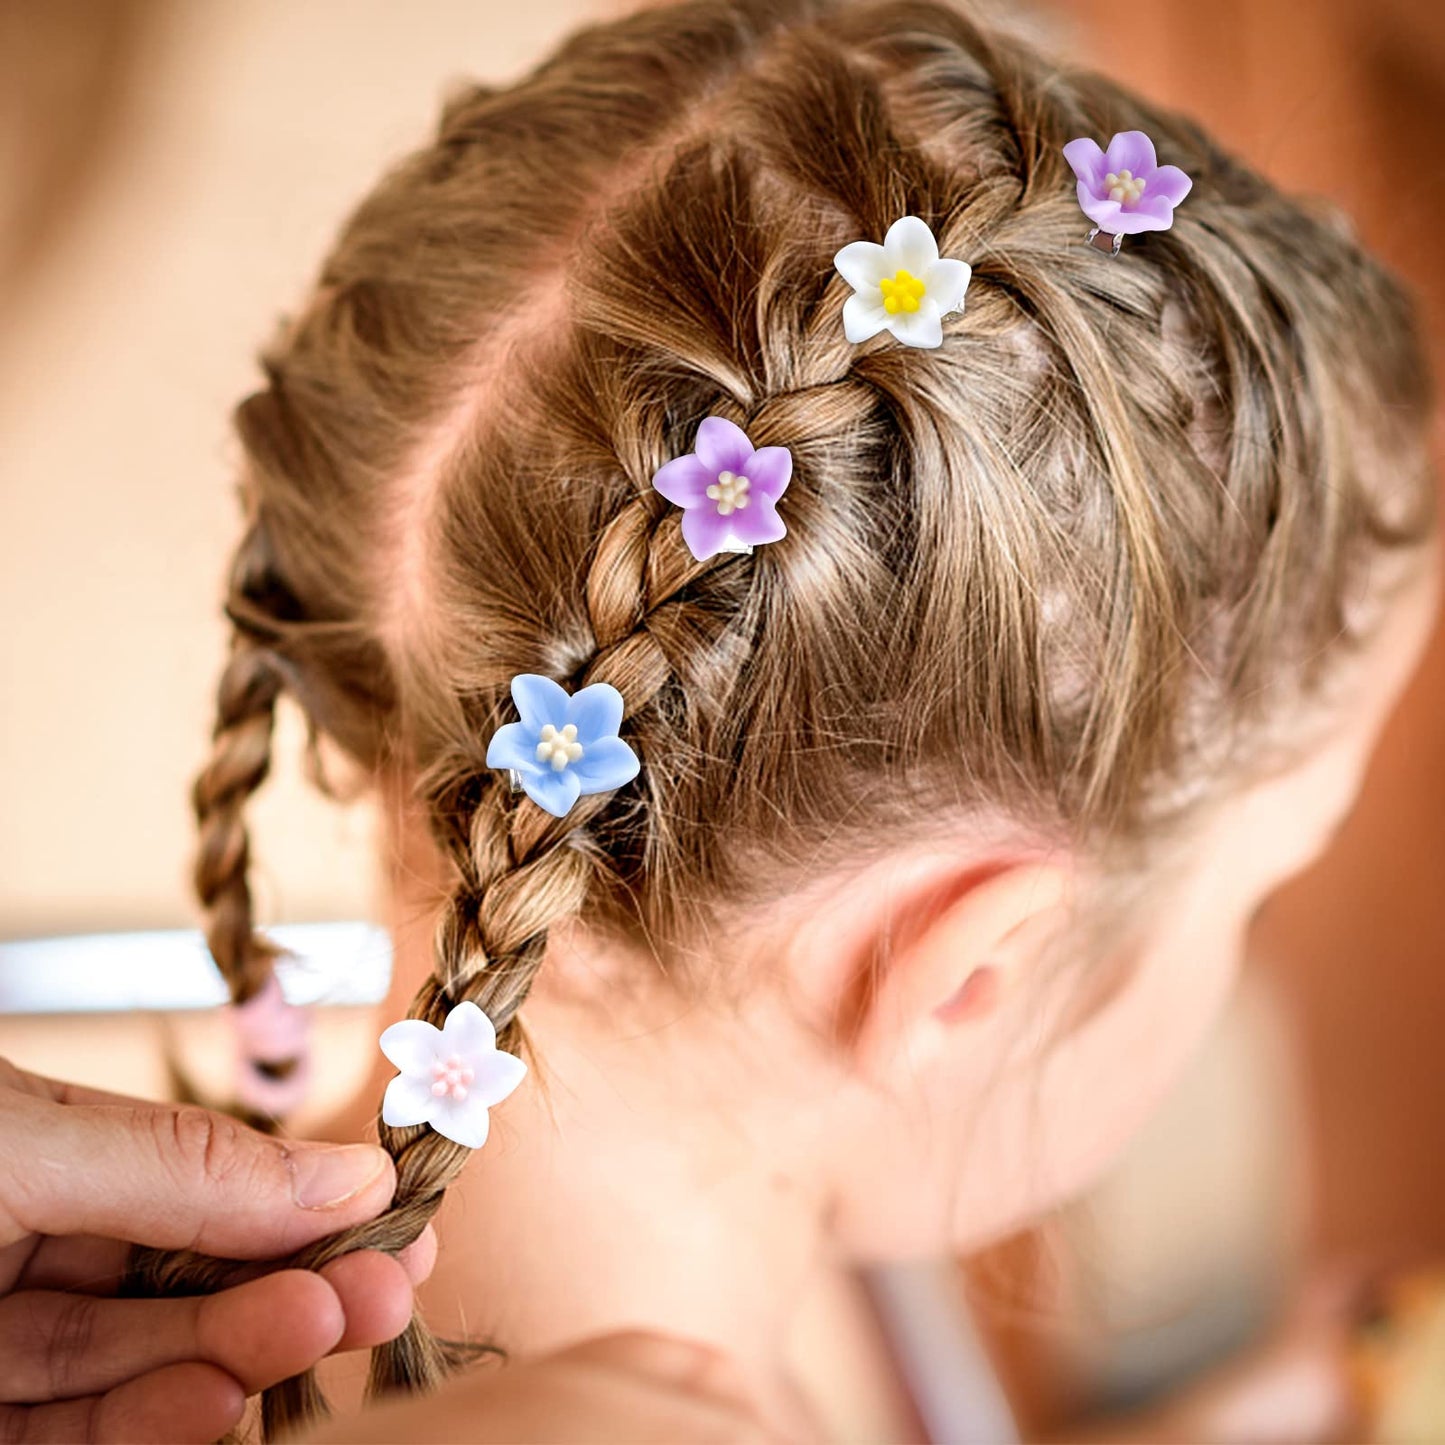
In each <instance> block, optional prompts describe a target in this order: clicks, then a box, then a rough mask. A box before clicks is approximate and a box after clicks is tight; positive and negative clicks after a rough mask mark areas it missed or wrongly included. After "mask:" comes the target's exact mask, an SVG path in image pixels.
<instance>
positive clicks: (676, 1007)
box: [349, 549, 1437, 1438]
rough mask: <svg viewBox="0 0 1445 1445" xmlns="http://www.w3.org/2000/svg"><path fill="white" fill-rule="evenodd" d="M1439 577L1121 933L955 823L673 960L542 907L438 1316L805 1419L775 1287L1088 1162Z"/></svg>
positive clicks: (1222, 976) (1205, 1024)
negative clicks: (667, 1371) (639, 1337)
mask: <svg viewBox="0 0 1445 1445" xmlns="http://www.w3.org/2000/svg"><path fill="white" fill-rule="evenodd" d="M1436 599H1437V567H1436V558H1435V553H1434V550H1433V549H1431V551H1430V553H1429V556H1428V558H1423V559H1421V560H1419V561H1418V563H1417V564H1416V565H1415V566H1414V567H1413V568H1412V574H1411V576H1410V577H1409V579H1407V581H1406V582H1405V583H1403V584H1402V586H1401V588H1400V589H1399V590H1398V591H1397V593H1396V595H1395V597H1394V599H1393V600H1392V602H1391V603H1390V606H1389V615H1388V616H1387V617H1386V618H1385V619H1384V621H1383V622H1382V624H1381V625H1380V627H1379V628H1378V629H1377V631H1376V633H1375V635H1374V638H1373V640H1372V641H1371V643H1370V644H1369V645H1367V647H1366V648H1365V649H1364V650H1363V651H1362V652H1361V653H1360V654H1358V655H1356V656H1355V657H1352V658H1349V659H1344V660H1342V661H1341V662H1340V663H1339V667H1340V668H1341V669H1342V672H1341V678H1342V680H1343V681H1344V682H1345V683H1347V684H1348V685H1347V686H1343V687H1342V688H1341V690H1340V696H1341V699H1342V701H1341V702H1340V703H1339V704H1338V705H1337V707H1336V711H1335V715H1334V717H1333V719H1332V725H1331V727H1330V728H1328V729H1326V730H1324V731H1323V732H1322V733H1321V734H1320V735H1319V737H1318V739H1317V741H1316V742H1315V744H1314V745H1313V746H1310V747H1308V748H1307V750H1306V752H1305V754H1304V755H1303V756H1302V757H1301V758H1300V760H1299V761H1297V762H1296V763H1295V764H1294V765H1293V766H1291V767H1289V768H1288V770H1287V771H1284V772H1282V773H1280V774H1278V775H1276V776H1273V777H1271V778H1269V779H1268V780H1266V781H1263V782H1260V783H1257V784H1254V785H1252V786H1249V787H1242V788H1241V789H1240V790H1239V791H1238V792H1237V793H1236V794H1234V795H1233V796H1231V797H1230V798H1229V799H1228V800H1227V802H1226V803H1225V804H1224V805H1223V806H1218V807H1216V808H1214V809H1213V810H1212V811H1211V812H1209V813H1208V814H1205V815H1202V816H1201V817H1200V818H1199V820H1198V823H1197V826H1196V828H1195V829H1194V831H1193V833H1192V836H1191V837H1190V838H1189V839H1188V840H1187V841H1188V845H1189V846H1188V847H1187V849H1185V850H1184V862H1183V863H1182V864H1176V865H1175V866H1174V867H1172V868H1171V869H1169V870H1167V871H1161V872H1160V873H1159V875H1158V876H1157V877H1156V878H1153V879H1151V886H1150V887H1149V888H1148V889H1147V890H1145V894H1144V899H1143V901H1142V902H1141V903H1139V904H1138V906H1136V907H1135V909H1134V910H1133V913H1132V915H1131V923H1132V927H1131V928H1130V930H1129V932H1128V935H1127V937H1128V940H1129V941H1128V944H1127V946H1126V947H1121V948H1120V949H1119V950H1118V952H1117V954H1116V955H1115V956H1110V957H1097V956H1090V957H1084V956H1080V955H1079V950H1078V949H1077V947H1076V946H1075V945H1073V944H1072V943H1071V940H1072V939H1073V938H1075V937H1077V920H1078V918H1079V913H1078V904H1079V902H1080V901H1081V900H1085V901H1086V900H1088V899H1089V898H1090V897H1091V895H1092V890H1094V889H1095V888H1097V887H1099V886H1100V885H1101V883H1102V882H1104V881H1105V880H1101V879H1100V878H1099V877H1098V876H1096V875H1094V874H1091V873H1090V871H1089V869H1088V866H1087V865H1086V864H1085V862H1084V861H1083V860H1080V859H1076V858H1073V857H1070V856H1068V855H1066V854H1062V853H1039V852H1037V851H1030V850H1027V849H1020V848H1018V847H1017V846H1010V845H1009V844H1008V843H1007V842H1006V841H1004V840H1002V839H990V838H989V837H988V836H986V835H985V834H984V833H982V832H981V831H979V830H975V831H974V832H973V833H972V834H971V835H970V836H968V837H962V838H954V839H940V840H939V841H938V842H937V843H936V844H935V845H933V846H931V847H929V848H926V849H918V850H912V851H899V852H897V853H895V854H892V855H890V856H888V857H886V858H883V859H879V860H876V861H874V862H872V863H870V864H869V865H868V866H866V867H863V868H860V869H858V870H856V871H855V872H853V873H851V874H850V875H848V876H847V877H838V878H829V879H824V880H820V881H818V882H817V883H816V884H815V885H814V886H812V887H810V888H809V889H808V890H807V891H806V893H803V894H799V895H797V896H796V897H795V898H794V899H792V900H790V902H789V904H788V905H787V906H785V907H784V908H781V909H775V910H773V911H772V912H771V914H770V916H768V917H766V918H763V917H757V918H751V919H743V920H742V921H740V922H739V923H738V924H737V926H736V927H730V928H729V929H728V930H727V932H726V935H725V936H724V937H720V938H718V939H714V940H700V941H699V945H698V959H697V960H696V962H695V963H693V964H692V965H691V966H690V967H689V970H688V972H689V976H688V978H686V979H681V978H672V977H664V976H662V975H661V974H660V973H659V971H658V970H657V969H656V968H655V966H650V965H649V963H648V962H647V961H646V960H644V959H640V958H637V957H633V956H630V955H629V954H628V953H627V952H626V951H625V950H622V949H620V948H618V947H617V946H616V945H613V944H610V943H607V942H603V941H600V940H598V939H596V938H594V937H591V936H589V935H588V933H587V932H586V931H585V930H584V929H583V928H581V927H580V926H579V925H575V924H574V925H572V926H567V927H562V928H558V929H556V930H554V931H553V934H552V936H551V938H550V940H549V951H548V959H547V962H546V965H545V966H544V968H543V970H542V972H541V974H540V976H539V980H538V983H537V985H536V987H535V989H534V991H533V993H532V996H531V998H530V999H529V1001H528V1004H527V1008H526V1021H527V1027H528V1033H529V1036H530V1038H531V1040H532V1043H533V1046H534V1049H535V1054H536V1063H537V1068H536V1070H535V1072H534V1075H533V1076H532V1077H531V1078H529V1080H528V1081H527V1084H526V1086H524V1087H523V1088H522V1089H520V1090H518V1091H517V1093H516V1094H514V1095H513V1096H512V1097H511V1098H510V1099H509V1100H508V1101H506V1103H504V1104H503V1105H502V1106H500V1107H499V1108H498V1109H497V1110H496V1111H495V1112H494V1115H493V1127H492V1135H491V1138H490V1140H489V1141H488V1144H487V1146H486V1149H485V1150H484V1151H481V1152H479V1154H478V1155H477V1157H476V1158H475V1159H474V1160H473V1161H472V1163H471V1164H470V1166H469V1168H468V1170H467V1172H466V1173H465V1174H464V1175H463V1177H462V1179H461V1181H460V1182H459V1183H458V1184H456V1185H454V1186H453V1187H452V1188H451V1190H450V1191H449V1193H448V1197H447V1200H446V1203H445V1205H444V1207H443V1210H442V1213H441V1215H440V1217H439V1230H440V1235H441V1240H442V1248H443V1251H444V1253H443V1259H444V1266H445V1267H444V1269H443V1270H442V1272H441V1274H440V1275H439V1276H438V1277H437V1278H435V1279H434V1280H433V1281H431V1283H430V1285H429V1286H428V1287H427V1288H426V1289H425V1290H424V1291H423V1293H422V1300H423V1305H424V1308H425V1309H426V1311H427V1314H428V1318H429V1320H430V1322H431V1323H432V1324H433V1326H434V1327H435V1328H438V1329H440V1330H441V1331H442V1332H444V1333H446V1332H449V1331H465V1332H467V1333H469V1334H471V1335H473V1336H481V1337H484V1338H487V1339H490V1340H492V1341H494V1342H496V1343H498V1344H501V1345H502V1346H504V1347H505V1348H507V1349H509V1350H511V1351H514V1352H517V1353H519V1354H523V1355H526V1354H532V1353H537V1352H542V1351H546V1350H550V1349H554V1348H557V1347H558V1346H561V1345H563V1344H565V1343H567V1342H569V1341H575V1340H577V1339H578V1338H580V1337H582V1336H585V1335H590V1334H592V1333H594V1332H601V1331H606V1330H613V1329H618V1328H622V1327H630V1326H642V1327H648V1328H652V1329H658V1330H665V1331H669V1332H673V1333H677V1334H683V1335H688V1336H691V1337H695V1338H697V1339H699V1340H702V1341H707V1342H710V1343H712V1344H714V1345H716V1346H718V1347H720V1348H722V1349H724V1350H726V1351H728V1352H729V1354H730V1355H731V1356H732V1357H734V1358H735V1359H736V1360H737V1361H738V1362H739V1365H740V1368H741V1370H742V1372H743V1378H744V1379H745V1381H746V1383H747V1387H748V1389H749V1390H750V1391H752V1392H753V1393H754V1394H755V1396H756V1398H757V1399H758V1400H759V1401H760V1402H761V1406H762V1408H763V1410H764V1413H765V1415H766V1418H767V1419H768V1420H769V1422H770V1428H774V1429H776V1430H778V1431H779V1432H782V1433H785V1434H787V1435H789V1436H791V1437H792V1438H807V1437H808V1436H809V1435H810V1434H813V1433H815V1425H816V1422H815V1420H814V1419H813V1418H812V1416H811V1414H810V1410H809V1407H808V1405H807V1403H806V1394H807V1391H806V1387H804V1386H801V1385H800V1383H799V1380H798V1379H797V1377H796V1376H795V1374H794V1373H793V1371H792V1369H791V1368H790V1365H789V1339H790V1330H791V1327H792V1324H793V1321H794V1316H795V1314H796V1311H797V1307H798V1302H799V1301H800V1300H801V1299H802V1298H804V1297H805V1296H807V1295H808V1294H809V1293H810V1292H811V1291H815V1290H816V1289H817V1288H818V1285H819V1281H820V1280H825V1281H826V1280H833V1281H836V1280H838V1279H839V1278H841V1277H842V1276H843V1274H844V1271H845V1270H846V1269H847V1268H848V1267H849V1266H851V1265H853V1264H855V1263H858V1262H860V1261H866V1260H877V1259H884V1258H889V1257H897V1256H906V1255H917V1254H920V1253H930V1254H935V1255H943V1254H950V1253H966V1252H968V1251H971V1250H973V1249H975V1248H977V1247H979V1246H981V1245H983V1244H985V1243H987V1242H988V1241H990V1240H993V1239H996V1238H998V1237H1000V1236H1001V1235H1004V1234H1006V1233H1008V1232H1010V1231H1012V1230H1015V1229H1017V1228H1019V1227H1021V1226H1023V1225H1025V1224H1027V1223H1029V1222H1031V1221H1034V1220H1036V1219H1038V1218H1039V1217H1040V1216H1041V1215H1042V1214H1044V1213H1045V1212H1047V1211H1048V1210H1049V1209H1050V1208H1051V1207H1052V1206H1054V1205H1055V1204H1057V1203H1058V1202H1059V1201H1060V1200H1062V1199H1064V1198H1067V1197H1069V1196H1070V1195H1072V1194H1075V1193H1077V1192H1078V1191H1080V1190H1081V1189H1083V1188H1084V1187H1086V1186H1087V1185H1088V1184H1089V1183H1090V1182H1092V1181H1093V1180H1095V1179H1096V1178H1097V1177H1098V1176H1099V1174H1100V1173H1101V1171H1103V1170H1104V1169H1105V1168H1107V1166H1108V1165H1109V1164H1110V1162H1111V1161H1112V1160H1113V1159H1114V1158H1115V1157H1116V1156H1117V1154H1118V1152H1119V1151H1120V1149H1121V1148H1122V1146H1123V1145H1124V1144H1125V1143H1126V1142H1127V1141H1128V1139H1129V1138H1130V1137H1131V1135H1132V1134H1133V1132H1134V1131H1135V1129H1136V1128H1137V1127H1138V1125H1139V1124H1140V1123H1141V1122H1142V1121H1143V1120H1144V1119H1145V1118H1147V1117H1148V1115H1149V1113H1150V1112H1151V1111H1152V1109H1153V1108H1154V1107H1155V1105H1156V1104H1157V1103H1158V1102H1159V1100H1160V1099H1161V1097H1162V1096H1163V1094H1164V1093H1165V1091H1166V1090H1167V1089H1168V1087H1169V1086H1170V1084H1171V1083H1172V1082H1173V1081H1174V1080H1175V1079H1176V1078H1177V1076H1178V1075H1179V1073H1180V1071H1181V1069H1182V1068H1183V1067H1184V1066H1185V1064H1186V1062H1187V1061H1188V1059H1189V1057H1190V1055H1191V1054H1192V1052H1193V1050H1194V1049H1195V1047H1196V1046H1197V1045H1198V1043H1199V1042H1200V1040H1201V1039H1202V1038H1203V1037H1204V1035H1205V1034H1206V1033H1207V1031H1208V1029H1209V1028H1210V1026H1211V1024H1212V1023H1213V1021H1214V1020H1215V1018H1216V1017H1217V1015H1218V1013H1219V1010H1220V1007H1221V1005H1222V1003H1223V1002H1224V1000H1225V998H1226V997H1227V995H1228V992H1229V989H1230V986H1231V984H1232V982H1233V980H1234V978H1235V976H1236V973H1237V969H1238V966H1239V961H1240V958H1241V954H1242V949H1243V942H1244V938H1245V934H1246V931H1247V927H1248V924H1249V921H1250V919H1251V917H1252V916H1253V914H1254V913H1255V912H1256V910H1257V909H1258V908H1259V906H1260V905H1261V904H1262V903H1263V901H1264V900H1265V899H1266V898H1267V897H1268V896H1269V894H1270V893H1271V892H1272V891H1273V890H1274V889H1276V888H1277V887H1278V886H1279V885H1280V884H1281V883H1282V882H1284V881H1285V880H1286V879H1287V878H1289V877H1291V876H1293V875H1294V874H1295V873H1297V872H1298V871H1300V870H1301V869H1303V868H1305V867H1307V866H1308V865H1309V864H1310V863H1311V862H1312V861H1313V860H1314V859H1315V858H1316V857H1317V856H1318V855H1319V854H1320V853H1321V852H1322V851H1323V850H1324V849H1325V848H1326V847H1327V846H1328V844H1329V841H1330V840H1331V838H1332V837H1333V835H1334V833H1335V832H1336V831H1337V829H1338V828H1339V826H1340V824H1341V822H1342V821H1343V818H1344V816H1345V815H1346V813H1347V812H1348V810H1349V808H1350V806H1351V804H1352V802H1353V799H1354V797H1355V796H1356V794H1357V792H1358V790H1359V787H1360V784H1361V781H1362V778H1363V776H1364V771H1365V767H1366V764H1367V762H1368V759H1369V756H1370V754H1371V752H1372V750H1373V748H1374V746H1375V743H1376V740H1377V739H1378V736H1379V733H1380V730H1381V728H1382V726H1383V724H1384V721H1385V719H1386V718H1387V717H1388V715H1389V713H1390V712H1391V711H1392V709H1393V707H1394V704H1395V702H1396V700H1397V698H1398V696H1399V694H1400V692H1401V691H1402V689H1403V687H1404V685H1405V683H1406V681H1407V679H1408V678H1409V676H1410V674H1411V673H1412V671H1413V670H1414V667H1415V664H1416V662H1417V660H1418V658H1419V655H1420V653H1421V651H1422V649H1423V646H1424V643H1425V640H1426V638H1427V635H1428V632H1429V629H1430V627H1431V624H1432V621H1433V617H1434V612H1435V606H1436ZM1344 669H1349V670H1350V671H1349V673H1348V675H1346V674H1345V672H1344V671H1343V670H1344ZM388 813H389V815H390V818H391V822H392V826H393V843H394V847H393V862H394V873H393V887H394V901H395V909H396V912H395V918H394V931H395V935H396V941H397V958H398V968H397V974H396V979H395V985H394V990H393V994H392V997H391V999H390V1000H389V1003H388V1006H387V1016H388V1017H391V1018H396V1017H400V1016H402V1015H403V1013H404V1012H405V1008H406V1003H407V1000H408V999H409V998H410V995H411V993H412V992H413V991H414V989H415V988H416V987H417V985H418V984H419V982H420V981H421V980H422V979H423V978H424V977H425V975H426V974H427V972H428V971H429V968H430V926H431V919H432V918H433V916H434V911H435V904H436V899H437V896H438V889H439V888H441V887H442V886H444V875H443V873H442V870H441V868H440V865H439V864H438V863H437V860H436V859H435V856H434V855H433V854H431V853H430V850H429V845H428V844H427V842H426V841H425V835H424V830H423V829H422V827H421V825H420V820H419V819H418V818H417V817H416V816H415V814H414V813H413V812H411V811H410V809H409V805H408V804H407V802H406V789H405V788H404V787H403V786H401V785H400V784H398V785H397V786H395V787H393V788H392V789H391V793H390V806H389V808H388ZM1071 953H1072V956H1071ZM710 979H711V980H718V979H722V980H727V981H729V983H728V987H727V988H726V990H725V989H724V988H723V987H722V986H720V985H717V984H715V983H712V984H710V983H709V982H708V980H710ZM739 980H741V981H743V982H742V984H741V985H739V984H738V981H739ZM980 980H981V981H980ZM1046 1038H1047V1040H1048V1045H1047V1047H1045V1046H1044V1045H1045V1039H1046ZM391 1072H392V1071H391V1069H390V1068H389V1066H387V1065H386V1064H385V1061H384V1060H379V1066H378V1068H377V1071H376V1074H375V1077H374V1078H373V1079H372V1080H371V1083H370V1085H369V1087H368V1091H367V1094H366V1096H365V1098H364V1099H363V1100H362V1101H361V1102H360V1103H359V1105H358V1110H357V1114H356V1117H355V1118H354V1119H352V1120H351V1121H349V1127H350V1128H351V1129H353V1130H358V1131H359V1130H361V1129H363V1128H364V1127H365V1124H366V1121H367V1120H368V1119H369V1118H374V1110H375V1108H376V1103H375V1101H376V1100H377V1099H378V1098H379V1096H380V1093H381V1090H382V1089H383V1088H384V1086H385V1083H386V1081H387V1079H388V1078H389V1077H390V1075H391ZM838 1298H839V1299H840V1300H841V1299H842V1298H844V1296H843V1295H842V1294H839V1295H838ZM818 1387H819V1388H822V1389H827V1388H830V1387H831V1382H826V1381H824V1382H818Z"/></svg>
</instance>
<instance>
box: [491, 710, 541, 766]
mask: <svg viewBox="0 0 1445 1445" xmlns="http://www.w3.org/2000/svg"><path fill="white" fill-rule="evenodd" d="M487 766H488V767H489V768H516V769H517V771H518V772H520V773H535V772H536V771H537V766H538V764H537V734H536V732H531V731H528V728H527V725H526V723H519V722H514V723H503V724H502V726H501V727H499V728H498V729H497V730H496V732H494V733H493V734H492V740H491V742H489V743H488V744H487Z"/></svg>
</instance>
